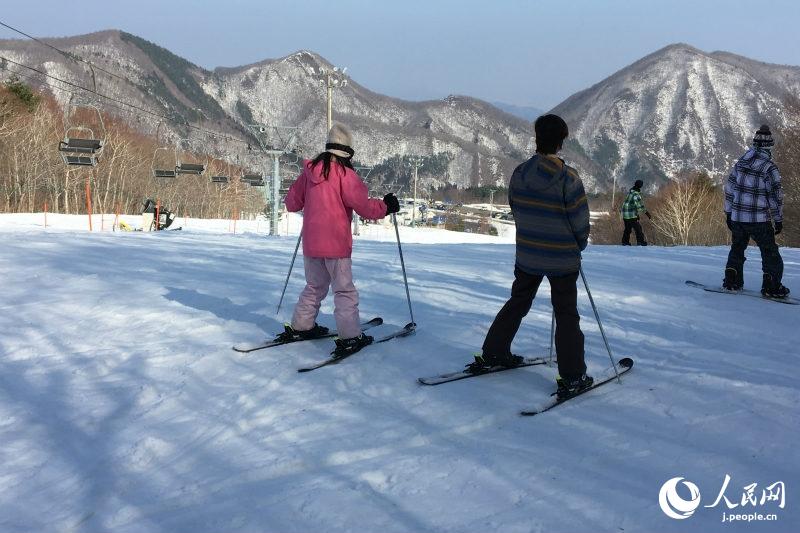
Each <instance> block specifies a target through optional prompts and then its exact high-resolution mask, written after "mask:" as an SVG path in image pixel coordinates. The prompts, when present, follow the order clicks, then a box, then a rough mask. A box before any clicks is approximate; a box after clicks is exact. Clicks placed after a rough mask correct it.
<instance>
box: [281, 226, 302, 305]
mask: <svg viewBox="0 0 800 533" xmlns="http://www.w3.org/2000/svg"><path fill="white" fill-rule="evenodd" d="M302 238H303V230H300V235H298V236H297V244H295V246H294V254H292V262H291V264H290V265H289V273H288V274H286V283H284V284H283V291H282V292H281V299H280V300H279V301H278V309H277V310H276V311H275V314H276V315H277V314H278V313H280V312H281V304H282V303H283V295H284V294H286V287H287V286H288V285H289V278H290V277H291V275H292V269H293V268H294V260H295V258H296V257H297V249H298V248H300V239H302Z"/></svg>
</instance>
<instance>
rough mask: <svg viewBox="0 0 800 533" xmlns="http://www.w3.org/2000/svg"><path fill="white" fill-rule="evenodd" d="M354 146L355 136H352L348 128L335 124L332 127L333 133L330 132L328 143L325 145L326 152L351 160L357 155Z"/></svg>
mask: <svg viewBox="0 0 800 533" xmlns="http://www.w3.org/2000/svg"><path fill="white" fill-rule="evenodd" d="M352 145H353V136H352V135H350V132H349V131H347V128H345V127H344V126H343V125H341V124H339V123H336V124H334V125H333V126H332V127H331V131H329V132H328V142H327V143H325V151H326V152H330V153H331V154H333V155H335V156H337V157H342V158H344V159H350V158H351V157H353V154H355V153H356V152H355V150H353V148H352Z"/></svg>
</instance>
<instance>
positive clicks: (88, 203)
mask: <svg viewBox="0 0 800 533" xmlns="http://www.w3.org/2000/svg"><path fill="white" fill-rule="evenodd" d="M86 213H88V215H89V231H92V189H91V186H90V185H89V176H86Z"/></svg>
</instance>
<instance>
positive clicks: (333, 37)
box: [0, 0, 800, 108]
mask: <svg viewBox="0 0 800 533" xmlns="http://www.w3.org/2000/svg"><path fill="white" fill-rule="evenodd" d="M64 5H65V4H63V2H55V1H53V0H35V1H32V2H18V3H15V4H14V9H4V10H2V14H1V15H0V20H2V21H3V22H5V23H7V24H9V25H11V26H15V27H18V28H19V29H21V30H24V31H26V32H28V33H31V34H33V35H36V36H65V35H75V34H80V33H88V32H92V31H97V30H101V29H109V28H116V29H122V30H125V31H128V32H130V33H134V34H136V35H139V36H141V37H144V38H145V39H148V40H150V41H153V42H155V43H158V44H160V45H162V46H164V47H166V48H168V49H170V50H172V51H173V52H175V53H177V54H178V55H181V56H183V57H185V58H187V59H189V60H190V61H192V62H194V63H197V64H199V65H201V66H203V67H206V68H214V67H217V66H237V65H242V64H247V63H253V62H256V61H260V60H262V59H266V58H276V57H281V56H284V55H287V54H289V53H291V52H294V51H296V50H300V49H308V50H312V51H314V52H317V53H319V54H321V55H322V56H323V57H325V58H326V59H328V60H329V61H331V62H333V63H334V64H336V65H341V66H347V67H348V69H349V73H350V74H351V76H352V77H353V79H354V80H355V81H357V82H358V83H360V84H362V85H364V86H366V87H367V88H369V89H372V90H374V91H377V92H380V93H384V94H388V95H391V96H396V97H399V98H406V99H410V100H422V99H429V98H443V97H445V96H447V95H448V94H467V95H470V96H476V97H479V98H483V99H486V100H490V101H502V102H507V103H512V104H517V105H529V106H535V107H540V108H550V107H552V106H554V105H556V104H558V103H559V102H561V101H562V100H563V99H565V98H567V97H568V96H570V95H571V94H573V93H574V92H576V91H579V90H581V89H584V88H586V87H589V86H591V85H593V84H594V83H597V82H598V81H600V80H602V79H603V78H605V77H606V76H608V75H610V74H612V73H613V72H615V71H616V70H619V69H620V68H622V67H624V66H626V65H628V64H630V63H632V62H634V61H636V60H637V59H639V58H641V57H642V56H645V55H647V54H649V53H651V52H653V51H655V50H657V49H659V48H661V47H663V46H666V45H668V44H671V43H675V42H685V43H688V44H691V45H692V46H696V47H697V48H700V49H702V50H705V51H709V52H710V51H714V50H725V51H729V52H733V53H737V54H741V55H745V56H747V57H750V58H752V59H757V60H760V61H766V62H770V63H781V64H793V65H800V38H798V28H800V2H798V1H797V0H762V1H760V2H754V1H752V0H749V1H740V0H727V1H723V0H719V1H716V0H713V1H712V0H708V1H702V0H697V1H696V2H690V1H684V0H670V1H661V0H658V1H656V0H653V1H648V0H641V1H626V0H607V1H603V0H596V1H592V0H575V1H567V0H562V1H560V2H559V1H555V0H549V1H546V2H545V1H534V0H531V1H522V0H495V1H485V0H484V1H481V2H476V1H471V0H467V1H455V0H427V1H425V0H405V1H401V2H389V1H368V0H338V1H336V2H332V1H322V0H306V1H304V0H296V1H285V2H273V1H257V0H226V1H225V2H210V1H199V0H198V1H189V0H169V1H164V0H162V1H154V0H137V1H135V2H131V1H126V0H116V1H113V2H108V1H107V0H105V1H102V2H101V1H99V0H80V1H78V2H75V3H73V4H71V5H75V6H81V7H80V9H75V8H71V9H69V11H62V10H63V6H64ZM12 37H15V34H13V33H12V32H10V31H8V30H6V29H4V28H0V38H12Z"/></svg>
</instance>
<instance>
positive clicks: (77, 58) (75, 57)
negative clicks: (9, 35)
mask: <svg viewBox="0 0 800 533" xmlns="http://www.w3.org/2000/svg"><path fill="white" fill-rule="evenodd" d="M0 26H3V27H4V28H8V29H9V30H11V31H13V32H16V33H19V34H20V35H24V36H25V37H27V38H28V39H30V40H32V41H36V42H37V43H39V44H41V45H43V46H46V47H48V48H52V49H53V50H55V51H56V52H58V53H59V54H61V55H63V56H65V57H68V58H70V59H72V60H74V61H80V62H81V63H86V64H87V65H89V66H90V67H91V68H95V69H97V70H99V71H100V72H103V73H105V74H108V75H109V76H113V77H115V78H118V79H120V80H123V81H126V82H128V83H130V84H132V85H135V84H134V83H133V81H131V80H130V79H129V78H126V77H125V76H121V75H119V74H115V73H113V72H111V71H108V70H106V69H104V68H103V67H99V66H97V65H95V64H94V63H92V62H91V61H88V60H86V59H84V58H82V57H81V56H79V55H78V54H75V53H73V52H67V51H65V50H62V49H60V48H58V47H56V46H53V45H52V44H50V43H46V42H44V41H42V40H41V39H37V38H36V37H34V36H32V35H28V34H27V33H25V32H24V31H22V30H18V29H17V28H14V27H13V26H9V25H8V24H6V23H5V22H3V21H2V20H0Z"/></svg>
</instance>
